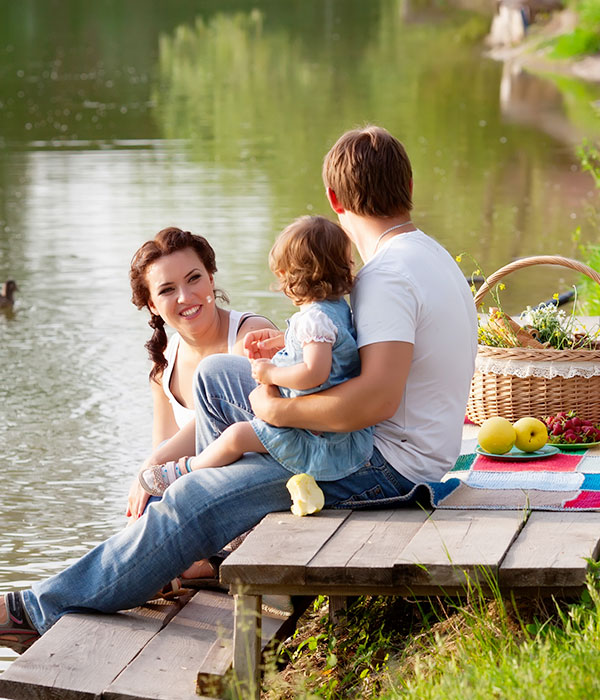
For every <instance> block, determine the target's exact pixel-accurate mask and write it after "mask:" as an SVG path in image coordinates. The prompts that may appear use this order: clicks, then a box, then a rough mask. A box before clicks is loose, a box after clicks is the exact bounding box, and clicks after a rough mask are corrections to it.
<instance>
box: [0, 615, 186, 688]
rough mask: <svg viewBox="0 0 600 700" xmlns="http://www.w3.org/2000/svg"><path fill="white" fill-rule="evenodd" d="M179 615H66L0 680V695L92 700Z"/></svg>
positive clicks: (11, 666)
mask: <svg viewBox="0 0 600 700" xmlns="http://www.w3.org/2000/svg"><path fill="white" fill-rule="evenodd" d="M179 609H180V606H179V605H178V604H174V603H169V604H148V605H145V606H143V607H141V608H135V609H134V610H130V611H128V612H123V613H117V614H115V615H102V614H99V613H98V614H93V613H88V614H85V615H84V614H79V613H74V614H70V615H65V616H64V617H62V618H61V619H60V620H59V621H58V622H57V623H56V624H55V625H54V626H53V627H52V628H51V629H50V630H49V631H48V632H46V634H44V635H43V636H42V637H41V638H40V639H39V640H38V641H37V642H36V643H35V644H34V645H33V646H32V647H30V648H29V649H28V650H27V651H26V652H25V653H24V654H23V655H22V656H20V657H19V658H18V659H17V660H16V661H14V662H13V663H12V664H11V665H10V666H9V668H8V669H7V670H6V671H5V672H4V673H3V674H2V675H0V695H2V696H4V697H7V698H15V699H17V700H21V699H23V700H47V699H51V700H54V699H56V700H58V699H60V700H94V699H95V698H97V697H98V696H99V695H100V694H101V693H102V691H103V690H104V689H105V688H106V687H107V686H108V685H109V684H110V683H111V682H112V680H113V679H114V678H115V677H116V676H118V674H119V673H120V672H121V671H122V669H123V668H124V667H125V666H126V665H127V664H128V663H129V662H130V661H131V659H133V658H134V657H135V656H136V655H137V654H138V653H139V651H140V649H142V648H143V647H144V646H145V645H146V644H147V643H148V641H149V640H150V639H152V637H154V635H155V634H157V633H158V631H159V630H160V629H161V628H162V627H163V625H164V624H165V623H166V622H167V621H168V620H169V619H170V617H172V616H173V615H174V614H175V613H176V612H177V611H178V610H179Z"/></svg>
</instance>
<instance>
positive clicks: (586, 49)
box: [550, 27, 600, 58]
mask: <svg viewBox="0 0 600 700" xmlns="http://www.w3.org/2000/svg"><path fill="white" fill-rule="evenodd" d="M598 51H600V34H599V33H598V32H597V31H594V30H590V29H582V28H581V27H577V28H576V29H575V30H574V31H573V32H571V33H570V34H563V35H562V36H559V37H557V39H556V40H555V41H554V48H553V49H552V52H551V53H550V56H551V57H552V58H573V57H574V56H584V55H586V54H594V53H598Z"/></svg>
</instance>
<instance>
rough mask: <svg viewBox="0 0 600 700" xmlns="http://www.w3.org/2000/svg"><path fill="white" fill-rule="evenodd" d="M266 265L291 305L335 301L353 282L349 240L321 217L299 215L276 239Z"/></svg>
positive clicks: (330, 222) (346, 291) (331, 222)
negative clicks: (291, 302) (275, 277)
mask: <svg viewBox="0 0 600 700" xmlns="http://www.w3.org/2000/svg"><path fill="white" fill-rule="evenodd" d="M269 266H270V268H271V270H272V271H273V273H274V274H275V275H276V276H277V278H278V280H279V289H280V290H281V291H282V292H283V293H284V294H285V295H286V296H287V297H289V298H290V299H291V300H292V301H293V302H294V303H295V304H306V303H308V302H312V301H323V300H324V299H330V298H332V299H337V298H339V297H341V296H343V295H344V294H347V293H348V292H349V291H350V290H351V288H352V283H353V281H354V277H353V274H352V268H353V261H352V249H351V246H350V240H349V239H348V237H347V236H346V234H345V233H344V231H343V230H342V229H341V228H340V227H339V226H338V225H337V224H334V223H333V221H329V219H326V218H325V217H324V216H301V217H300V218H299V219H296V220H295V221H293V222H292V223H291V224H290V225H289V226H288V227H287V228H285V229H284V230H283V231H282V232H281V233H280V234H279V236H278V238H277V240H276V241H275V243H274V244H273V247H272V248H271V252H270V253H269Z"/></svg>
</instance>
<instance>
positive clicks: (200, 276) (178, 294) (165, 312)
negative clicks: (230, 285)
mask: <svg viewBox="0 0 600 700" xmlns="http://www.w3.org/2000/svg"><path fill="white" fill-rule="evenodd" d="M146 282H147V284H148V289H149V291H150V300H149V301H148V306H149V308H150V311H151V312H152V313H153V314H155V315H157V316H161V317H162V319H163V321H164V322H165V323H166V324H167V325H169V326H171V328H173V329H175V330H176V331H179V332H181V333H183V334H190V333H191V332H193V331H197V330H202V329H203V328H205V327H206V326H207V325H208V324H209V323H210V322H212V320H213V319H214V317H215V297H214V290H213V282H214V280H213V276H212V275H211V274H209V273H208V271H207V270H206V268H205V267H204V263H203V262H202V260H201V259H200V257H199V255H198V254H197V253H196V251H195V250H194V249H193V248H184V249H183V250H178V251H176V252H175V253H171V254H170V255H164V256H163V257H162V258H159V259H158V260H156V261H155V262H153V263H152V265H150V266H149V267H148V269H147V270H146Z"/></svg>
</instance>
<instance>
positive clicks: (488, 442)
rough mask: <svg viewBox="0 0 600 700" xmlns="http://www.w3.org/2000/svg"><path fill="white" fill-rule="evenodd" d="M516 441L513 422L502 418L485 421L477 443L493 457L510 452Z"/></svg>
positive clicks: (480, 429) (494, 417) (497, 417)
mask: <svg viewBox="0 0 600 700" xmlns="http://www.w3.org/2000/svg"><path fill="white" fill-rule="evenodd" d="M516 439H517V434H516V432H515V429H514V428H513V426H512V425H511V422H510V421H509V420H507V419H506V418H501V417H500V416H493V417H492V418H488V419H487V420H485V421H483V423H482V424H481V428H479V433H477V442H479V446H480V447H481V449H482V450H485V451H486V452H489V453H490V454H493V455H503V454H506V453H507V452H510V450H511V449H512V447H513V445H514V444H515V440H516Z"/></svg>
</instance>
